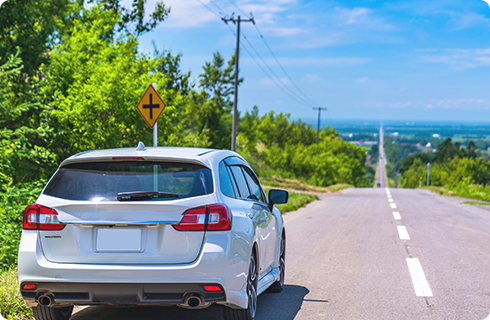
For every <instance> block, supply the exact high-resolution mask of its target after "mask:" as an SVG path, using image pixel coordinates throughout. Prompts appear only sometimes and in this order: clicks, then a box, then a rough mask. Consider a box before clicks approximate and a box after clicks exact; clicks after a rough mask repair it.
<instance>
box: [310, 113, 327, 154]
mask: <svg viewBox="0 0 490 320" xmlns="http://www.w3.org/2000/svg"><path fill="white" fill-rule="evenodd" d="M313 110H318V123H317V125H316V145H318V143H319V141H320V111H322V110H327V108H313Z"/></svg>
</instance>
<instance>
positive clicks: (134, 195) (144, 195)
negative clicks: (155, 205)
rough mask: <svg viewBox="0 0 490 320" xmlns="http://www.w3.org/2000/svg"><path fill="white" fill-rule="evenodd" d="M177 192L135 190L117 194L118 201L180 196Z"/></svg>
mask: <svg viewBox="0 0 490 320" xmlns="http://www.w3.org/2000/svg"><path fill="white" fill-rule="evenodd" d="M178 197H179V195H178V194H177V193H171V192H158V191H133V192H120V193H118V194H117V200H118V201H141V200H152V199H162V198H178Z"/></svg>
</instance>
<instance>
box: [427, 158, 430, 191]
mask: <svg viewBox="0 0 490 320" xmlns="http://www.w3.org/2000/svg"><path fill="white" fill-rule="evenodd" d="M429 178H430V162H428V163H427V186H429Z"/></svg>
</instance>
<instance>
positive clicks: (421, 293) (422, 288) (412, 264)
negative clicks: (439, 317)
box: [407, 258, 432, 297]
mask: <svg viewBox="0 0 490 320" xmlns="http://www.w3.org/2000/svg"><path fill="white" fill-rule="evenodd" d="M407 264H408V271H410V276H411V277H412V282H413V288H414V289H415V295H416V296H417V297H432V291H431V290H430V287H429V283H428V282H427V279H426V278H425V274H424V270H422V265H421V264H420V261H419V259H418V258H407Z"/></svg>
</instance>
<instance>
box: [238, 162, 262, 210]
mask: <svg viewBox="0 0 490 320" xmlns="http://www.w3.org/2000/svg"><path fill="white" fill-rule="evenodd" d="M243 169H244V170H243V172H244V173H245V178H246V179H247V183H248V187H249V188H250V192H251V194H252V196H251V197H252V198H253V199H254V200H257V201H260V202H263V203H266V201H265V198H264V194H263V193H262V190H261V189H260V186H259V185H258V184H257V182H256V181H255V179H254V178H253V177H252V173H251V172H249V170H250V169H248V168H245V167H244V168H243Z"/></svg>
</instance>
